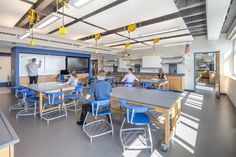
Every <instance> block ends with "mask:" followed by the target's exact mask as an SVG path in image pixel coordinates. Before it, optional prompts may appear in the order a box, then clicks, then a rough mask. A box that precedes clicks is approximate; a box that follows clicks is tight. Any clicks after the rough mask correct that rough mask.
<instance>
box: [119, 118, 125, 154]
mask: <svg viewBox="0 0 236 157" xmlns="http://www.w3.org/2000/svg"><path fill="white" fill-rule="evenodd" d="M125 121H126V118H124V120H123V122H122V124H121V127H120V142H121V144H122V147H123V152H125V146H124V144H123V139H122V129H123V126H124V124H125Z"/></svg>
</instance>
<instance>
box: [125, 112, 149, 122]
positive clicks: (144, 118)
mask: <svg viewBox="0 0 236 157" xmlns="http://www.w3.org/2000/svg"><path fill="white" fill-rule="evenodd" d="M125 117H126V115H125ZM133 123H134V124H136V125H139V124H150V118H149V116H148V115H147V114H145V113H136V114H135V116H134V119H133Z"/></svg>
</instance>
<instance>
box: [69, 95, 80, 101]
mask: <svg viewBox="0 0 236 157" xmlns="http://www.w3.org/2000/svg"><path fill="white" fill-rule="evenodd" d="M80 97H81V96H80V95H68V96H66V99H69V100H76V99H79V98H80Z"/></svg>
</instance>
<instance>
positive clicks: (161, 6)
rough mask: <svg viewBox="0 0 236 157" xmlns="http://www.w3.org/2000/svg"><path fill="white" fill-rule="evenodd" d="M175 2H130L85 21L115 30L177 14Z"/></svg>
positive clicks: (132, 0) (140, 0)
mask: <svg viewBox="0 0 236 157" xmlns="http://www.w3.org/2000/svg"><path fill="white" fill-rule="evenodd" d="M177 11H178V9H177V7H176V5H175V3H174V1H173V0H165V2H164V3H163V0H148V2H147V0H129V1H127V2H125V3H122V4H120V5H118V6H116V7H113V8H111V9H108V10H106V11H104V12H101V13H99V14H97V15H95V16H92V17H90V18H88V19H86V20H85V21H88V22H90V23H93V24H96V25H98V26H101V27H104V28H106V29H114V28H118V27H122V26H126V25H129V24H131V23H137V22H140V21H144V20H149V19H152V18H156V17H161V16H164V15H167V14H171V13H174V12H177Z"/></svg>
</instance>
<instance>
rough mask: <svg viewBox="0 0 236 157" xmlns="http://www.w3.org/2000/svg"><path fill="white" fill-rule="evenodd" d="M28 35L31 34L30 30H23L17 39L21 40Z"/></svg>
mask: <svg viewBox="0 0 236 157" xmlns="http://www.w3.org/2000/svg"><path fill="white" fill-rule="evenodd" d="M30 35H31V33H30V31H27V32H25V33H24V34H22V35H21V36H20V37H19V39H21V40H23V39H25V38H27V37H29V36H30Z"/></svg>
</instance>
